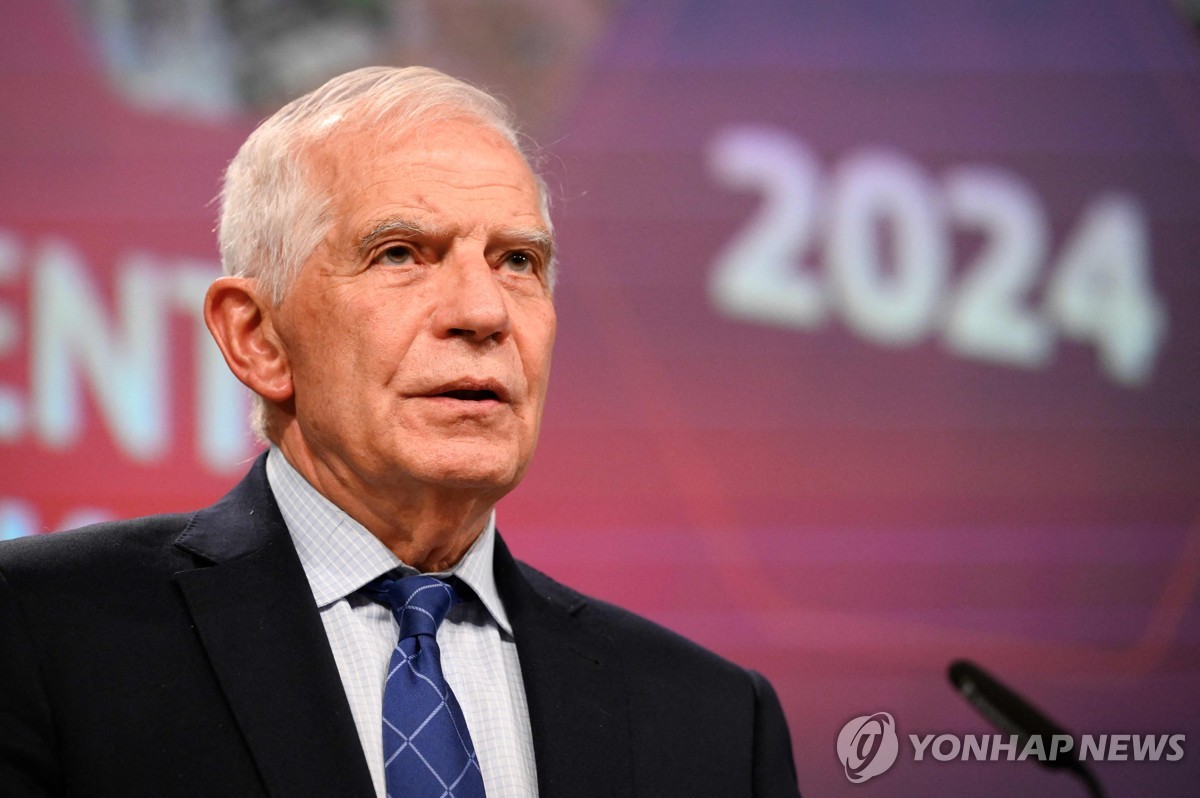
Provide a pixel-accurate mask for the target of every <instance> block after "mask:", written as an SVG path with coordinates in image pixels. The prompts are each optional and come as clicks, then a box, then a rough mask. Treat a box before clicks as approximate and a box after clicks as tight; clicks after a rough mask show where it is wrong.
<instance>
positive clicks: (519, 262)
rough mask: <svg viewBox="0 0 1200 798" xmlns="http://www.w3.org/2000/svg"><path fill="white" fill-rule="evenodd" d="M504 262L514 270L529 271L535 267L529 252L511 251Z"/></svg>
mask: <svg viewBox="0 0 1200 798" xmlns="http://www.w3.org/2000/svg"><path fill="white" fill-rule="evenodd" d="M504 264H505V265H506V266H508V268H509V269H510V270H512V271H514V272H527V271H530V270H531V269H533V258H532V257H531V256H530V255H529V253H527V252H510V253H508V255H507V256H505V258H504Z"/></svg>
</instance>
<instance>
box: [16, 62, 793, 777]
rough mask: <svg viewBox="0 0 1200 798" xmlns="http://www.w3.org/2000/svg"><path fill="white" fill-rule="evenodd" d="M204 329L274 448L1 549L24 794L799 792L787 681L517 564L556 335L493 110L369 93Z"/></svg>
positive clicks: (300, 125)
mask: <svg viewBox="0 0 1200 798" xmlns="http://www.w3.org/2000/svg"><path fill="white" fill-rule="evenodd" d="M220 238H221V254H222V258H223V260H224V265H225V270H226V275H227V276H225V277H221V278H219V279H218V280H216V282H214V283H213V285H212V287H211V289H210V290H209V292H208V295H207V297H206V299H205V318H206V320H207V321H208V325H209V328H210V329H211V330H212V333H213V337H214V338H215V339H216V341H217V344H218V345H219V346H220V348H221V351H222V353H223V354H224V356H225V360H226V362H227V363H228V365H229V368H230V369H231V370H232V371H233V373H234V374H235V375H236V376H237V377H238V379H240V380H241V381H242V382H243V383H245V384H246V385H247V386H249V388H250V389H251V390H252V391H254V393H255V394H256V395H257V400H258V404H257V407H256V412H255V425H256V427H257V429H258V431H259V432H260V434H261V435H262V436H264V437H265V438H266V439H267V440H268V441H269V442H270V450H269V452H268V453H267V454H265V455H264V456H262V457H260V458H259V459H258V461H257V462H256V463H255V464H254V466H253V467H252V468H251V470H250V472H249V474H248V475H247V476H246V477H245V479H244V480H243V481H242V482H241V484H239V485H238V486H237V487H236V488H234V490H233V491H232V492H231V493H230V494H229V495H228V496H226V497H225V498H224V499H222V500H221V501H220V502H219V503H217V504H216V505H214V506H212V507H209V508H207V509H204V510H201V511H199V512H197V513H194V514H190V515H173V516H159V517H152V518H143V519H138V520H134V521H128V522H119V523H113V524H105V525H101V526H98V527H95V528H91V529H88V530H84V531H79V532H71V533H60V534H56V535H50V536H46V537H43V538H40V539H36V540H33V539H25V540H19V541H14V542H12V543H10V544H6V545H5V546H4V547H3V548H0V794H3V795H4V796H8V798H14V797H15V796H48V795H77V796H156V798H157V797H160V796H192V795H195V796H209V795H211V796H218V795H220V796H256V795H273V796H372V795H378V796H383V795H389V796H392V797H393V798H400V796H426V795H429V796H434V795H438V796H458V797H459V798H465V797H466V796H482V795H484V794H486V795H487V796H490V798H501V797H502V796H538V795H540V796H542V798H554V796H561V797H562V798H568V797H569V798H580V797H581V796H582V797H586V796H595V797H596V798H600V796H605V797H606V798H608V797H609V796H634V795H636V796H653V797H654V798H661V797H662V796H688V798H695V796H714V798H716V797H717V796H719V797H720V798H731V796H795V795H796V783H795V776H794V773H793V767H792V759H791V751H790V743H789V741H788V734H787V728H786V726H785V724H784V720H783V716H782V713H781V711H780V709H779V705H778V702H777V700H776V699H775V696H774V694H773V693H772V691H771V688H770V687H769V685H768V684H767V683H766V682H765V681H764V680H763V679H762V678H761V677H759V676H757V675H756V674H754V673H752V672H748V671H744V670H742V669H741V668H738V667H737V666H734V665H732V664H730V663H728V662H725V661H723V660H721V659H719V658H718V657H716V656H714V655H712V654H709V653H708V652H705V651H704V650H702V649H700V648H698V647H696V646H694V645H692V644H690V643H688V642H687V641H685V640H683V639H681V638H679V637H677V636H675V635H673V634H671V633H670V632H667V631H665V630H663V629H661V628H658V627H656V626H654V625H653V624H650V623H649V622H646V621H644V620H641V619H639V618H637V617H635V616H633V615H630V614H629V613H626V612H624V611H622V610H619V609H617V608H614V607H612V606H609V605H606V604H603V603H601V602H598V601H594V600H592V599H588V598H586V597H584V596H581V595H579V594H577V593H575V592H573V591H571V590H570V589H568V588H566V587H564V586H562V585H560V584H558V583H556V582H554V581H552V580H551V579H549V578H547V577H546V576H544V575H542V574H540V573H538V572H537V571H534V570H532V569H531V568H529V567H527V566H525V565H523V564H521V563H518V562H516V561H515V560H514V559H513V558H512V556H511V555H510V554H509V552H508V550H507V548H506V547H505V545H504V542H503V541H502V540H501V538H500V537H499V535H498V534H497V532H496V526H495V514H494V511H493V508H494V506H495V504H496V502H497V501H498V500H499V499H500V498H501V497H502V496H504V495H505V494H506V493H508V492H509V491H510V490H512V489H513V487H515V486H516V485H517V483H518V482H519V481H520V480H521V476H522V475H523V474H524V472H525V468H526V466H527V465H528V464H529V460H530V457H531V455H532V453H533V449H534V444H535V442H536V440H537V436H538V426H539V422H540V419H541V414H542V406H543V403H544V401H545V395H546V385H547V379H548V377H549V371H550V353H551V348H552V345H553V342H554V331H555V313H554V304H553V300H552V293H551V288H552V285H553V278H554V253H553V247H552V235H551V228H550V220H549V216H548V213H547V202H546V196H545V190H544V188H543V186H542V184H541V182H540V181H539V179H538V178H537V176H536V175H535V174H534V172H533V171H532V169H531V168H530V166H529V163H528V161H527V159H526V158H525V157H524V156H523V155H522V153H521V150H520V147H519V146H518V137H517V135H516V133H515V132H514V130H513V127H512V124H511V122H510V120H509V118H508V116H507V113H506V111H505V109H504V108H503V107H502V106H501V105H500V104H499V103H498V102H497V101H496V100H494V99H493V98H492V97H490V96H488V95H487V94H484V93H483V92H481V91H479V90H477V89H475V88H473V87H470V86H468V85H466V84H464V83H462V82H459V81H457V80H454V79H452V78H449V77H447V76H445V75H442V74H440V73H438V72H435V71H433V70H428V69H417V68H412V69H384V68H373V69H366V70H359V71H357V72H352V73H349V74H347V75H343V76H342V77H339V78H337V79H335V80H333V81H331V82H330V83H328V84H326V85H325V86H323V87H322V88H320V89H318V90H317V91H315V92H313V93H312V94H310V95H308V96H306V97H304V98H301V99H300V100H297V101H296V102H294V103H292V104H290V105H289V106H287V107H285V108H284V109H282V110H281V111H279V112H278V113H277V114H275V115H274V116H273V117H271V118H270V119H268V120H267V121H266V122H265V123H264V124H263V125H262V126H261V127H260V128H259V129H258V130H257V131H255V133H254V134H253V135H251V136H250V138H249V139H248V140H247V141H246V143H245V145H244V146H243V147H242V149H241V151H240V152H239V153H238V155H237V157H236V158H235V159H234V161H233V162H232V164H231V165H230V167H229V171H228V173H227V175H226V181H225V189H224V193H223V209H222V216H221V228H220Z"/></svg>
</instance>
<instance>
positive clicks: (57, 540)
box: [0, 513, 193, 580]
mask: <svg viewBox="0 0 1200 798" xmlns="http://www.w3.org/2000/svg"><path fill="white" fill-rule="evenodd" d="M192 516H193V514H192V513H174V514H168V515H151V516H144V517H142V518H133V519H129V520H124V521H108V522H104V523H99V524H92V525H91V526H86V527H82V528H80V529H73V530H68V531H63V532H52V533H48V534H41V535H33V536H30V537H24V538H17V539H16V540H7V541H3V542H0V571H3V572H4V574H5V575H6V576H7V577H8V578H9V579H10V580H13V579H20V578H21V577H22V576H29V577H37V576H40V575H44V574H46V573H47V572H48V571H50V570H53V571H54V573H55V574H61V575H64V576H65V575H67V574H70V573H72V572H76V571H87V572H95V571H98V570H104V569H106V568H115V567H120V566H122V565H124V566H125V567H128V566H129V565H136V564H137V563H149V562H151V561H154V562H157V561H161V559H162V556H163V552H164V551H166V550H168V549H170V548H171V546H172V544H173V542H174V540H175V539H176V538H177V537H178V536H179V535H180V534H181V533H182V532H183V530H184V529H185V528H186V527H187V525H188V522H189V520H190V519H191V518H192Z"/></svg>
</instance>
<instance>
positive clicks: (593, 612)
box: [518, 561, 752, 687]
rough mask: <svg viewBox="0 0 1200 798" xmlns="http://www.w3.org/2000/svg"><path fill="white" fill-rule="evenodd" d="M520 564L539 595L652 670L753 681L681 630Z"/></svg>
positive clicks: (733, 664)
mask: <svg viewBox="0 0 1200 798" xmlns="http://www.w3.org/2000/svg"><path fill="white" fill-rule="evenodd" d="M518 567H519V568H520V569H521V572H522V574H523V575H524V576H525V578H526V580H528V582H529V584H530V586H532V587H533V589H534V590H535V591H536V592H537V593H538V594H539V595H541V596H542V597H543V598H544V599H547V600H549V601H552V602H554V603H557V604H559V605H560V606H562V607H563V608H564V609H565V610H566V611H567V612H568V613H569V614H571V615H572V616H574V617H575V618H576V619H577V620H578V621H579V623H581V624H584V625H587V626H588V627H590V631H591V632H592V633H593V634H594V635H599V636H600V637H601V638H603V639H604V640H605V642H606V643H607V644H609V645H610V646H611V647H613V648H614V649H615V650H618V651H621V652H623V657H629V656H636V657H637V659H638V660H640V664H641V666H643V667H645V668H647V669H649V670H652V671H655V670H663V671H673V670H675V669H679V668H683V669H685V670H686V671H688V672H691V673H693V674H695V673H708V674H710V675H711V676H712V677H713V678H720V679H735V680H737V681H740V682H743V683H744V684H745V685H746V686H748V687H749V686H750V684H751V682H750V681H749V679H750V677H751V676H752V674H751V672H750V671H748V670H746V669H745V668H743V667H741V666H740V665H737V664H736V663H734V662H731V661H729V660H727V659H725V658H724V657H722V656H720V655H718V654H716V653H714V652H712V651H709V650H708V649H707V648H704V647H703V646H701V645H700V644H698V643H696V642H693V641H692V640H689V639H688V638H686V637H684V636H683V635H681V634H679V633H678V632H675V631H672V630H671V629H668V628H666V627H665V626H662V625H660V624H658V623H655V622H654V621H651V620H649V619H648V618H644V617H642V616H641V615H638V614H637V613H635V612H632V611H630V610H627V609H625V608H624V607H620V606H617V605H616V604H612V603H610V602H607V601H604V600H602V599H597V598H594V597H592V596H588V595H585V594H583V593H580V592H579V591H577V590H575V589H574V588H571V587H568V586H567V585H564V584H562V583H561V582H559V581H557V580H555V579H552V578H551V577H549V576H547V575H546V574H544V573H542V572H541V571H539V570H537V569H536V568H534V567H532V566H530V565H528V564H526V563H524V562H520V561H518ZM631 652H637V653H636V654H632V653H631Z"/></svg>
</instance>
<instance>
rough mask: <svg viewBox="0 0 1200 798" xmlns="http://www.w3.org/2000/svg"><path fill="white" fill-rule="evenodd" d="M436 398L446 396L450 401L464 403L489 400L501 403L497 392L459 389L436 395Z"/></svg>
mask: <svg viewBox="0 0 1200 798" xmlns="http://www.w3.org/2000/svg"><path fill="white" fill-rule="evenodd" d="M434 396H445V397H447V398H449V399H462V400H463V401H467V402H482V401H484V400H487V399H491V400H493V401H497V402H498V401H500V397H499V396H497V395H496V392H495V391H491V390H480V391H473V390H466V389H459V390H453V391H442V392H441V393H438V394H434Z"/></svg>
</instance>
